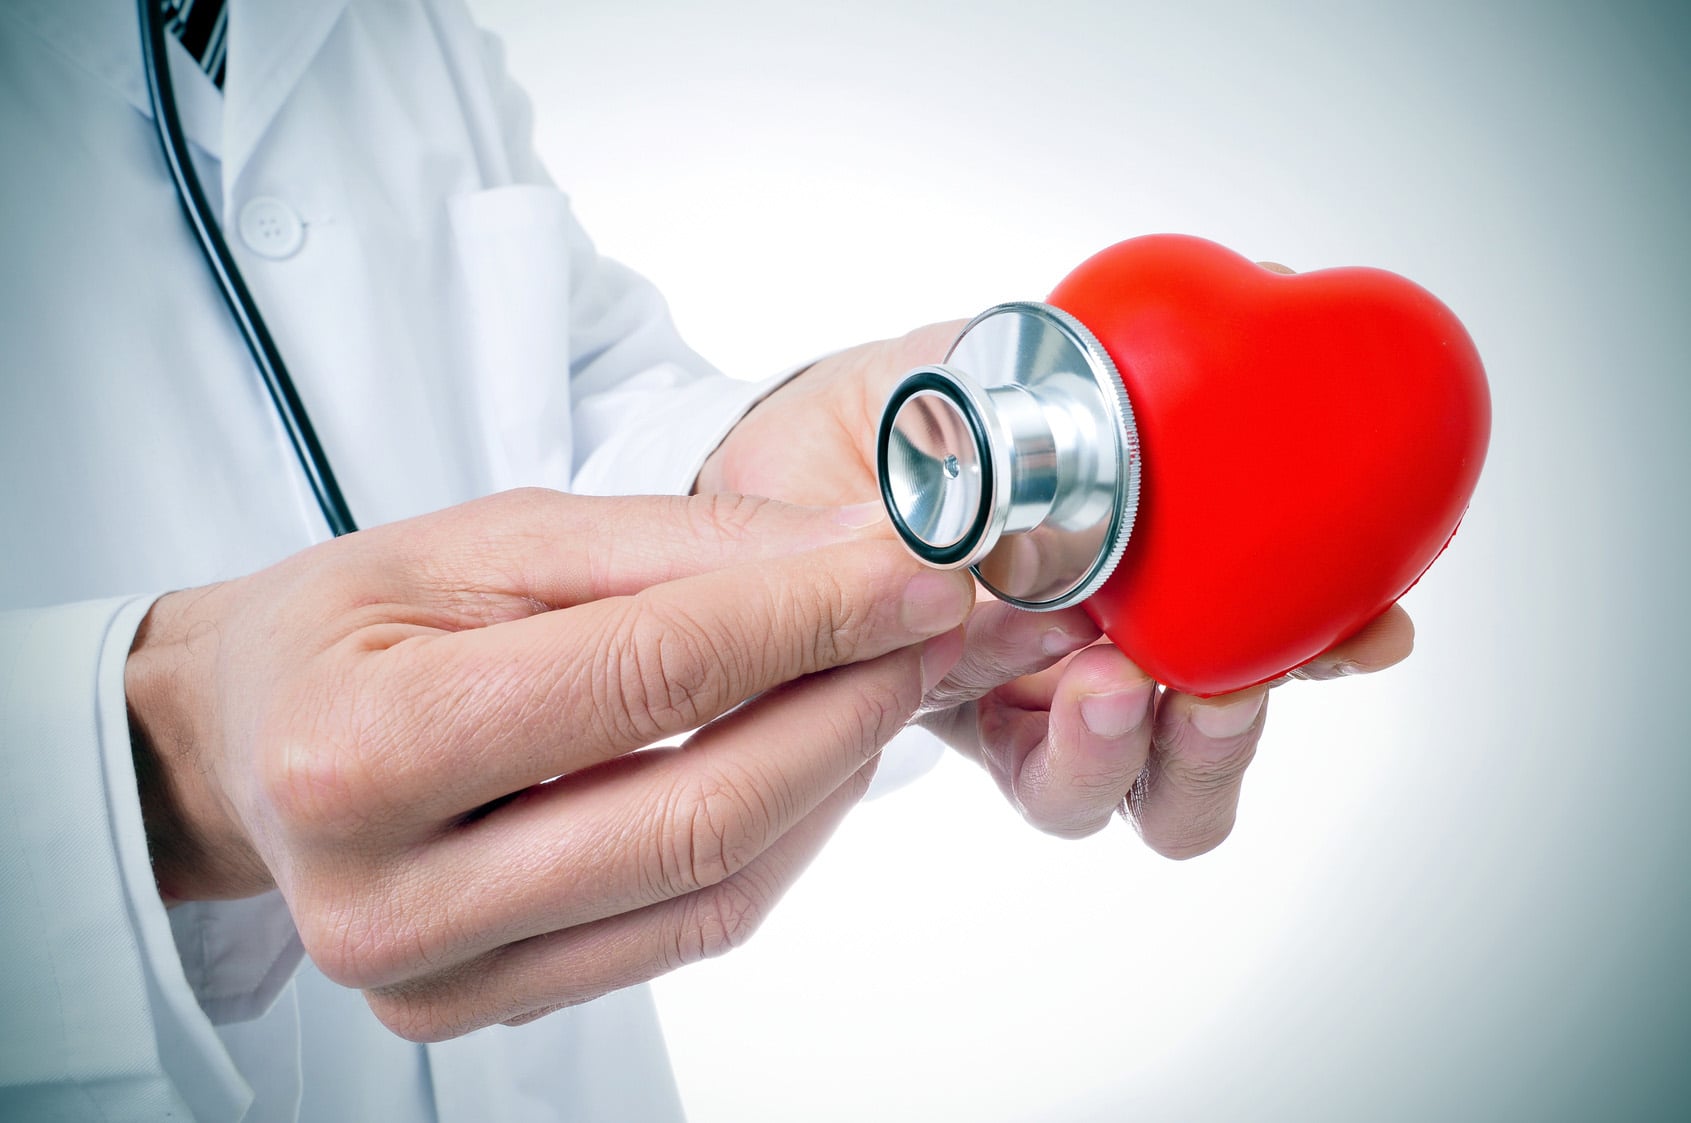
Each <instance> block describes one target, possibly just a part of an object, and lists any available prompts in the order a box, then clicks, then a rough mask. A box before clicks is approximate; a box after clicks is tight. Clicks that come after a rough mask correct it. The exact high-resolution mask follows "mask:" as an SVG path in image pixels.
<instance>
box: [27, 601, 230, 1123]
mask: <svg viewBox="0 0 1691 1123" xmlns="http://www.w3.org/2000/svg"><path fill="white" fill-rule="evenodd" d="M151 603H152V598H149V597H138V598H123V599H118V600H110V601H97V602H89V603H84V604H72V605H64V606H57V607H53V608H43V609H28V610H20V611H11V612H6V613H0V777H3V778H4V779H3V781H0V887H3V894H4V908H3V909H0V1117H4V1118H8V1119H24V1118H28V1119H85V1118H98V1119H105V1120H121V1119H161V1118H166V1117H170V1116H175V1117H178V1118H180V1117H182V1116H183V1115H185V1114H187V1113H188V1112H190V1111H191V1112H192V1113H193V1114H194V1115H196V1116H198V1117H202V1118H238V1117H239V1116H240V1115H241V1113H242V1112H243V1111H244V1110H245V1108H246V1104H247V1102H248V1101H249V1099H250V1092H249V1091H248V1090H247V1087H246V1085H245V1083H244V1082H243V1081H242V1080H241V1078H240V1076H239V1075H238V1073H237V1072H236V1071H235V1069H234V1067H233V1065H232V1064H231V1063H230V1061H229V1058H228V1056H227V1054H226V1053H225V1052H224V1050H223V1048H222V1047H221V1045H220V1044H219V1042H218V1041H217V1038H216V1035H215V1032H214V1031H213V1030H212V1028H211V1026H210V1025H209V1024H208V1023H207V1021H206V1019H205V1017H204V1016H203V1015H202V1014H201V1012H200V1010H199V1008H198V1006H197V1004H196V1002H195V999H194V994H193V991H192V989H191V988H190V987H189V985H188V984H187V981H186V980H185V978H184V976H183V968H182V964H181V961H180V959H179V958H178V955H177V949H176V944H175V941H174V939H173V937H172V933H171V927H170V921H169V920H168V919H167V917H166V913H165V909H164V906H163V904H162V902H161V901H160V900H159V896H158V893H157V890H156V889H155V887H154V882H153V876H152V869H151V867H150V865H149V863H148V859H147V844H146V837H145V834H144V832H143V829H142V822H141V810H140V803H139V799H138V796H137V793H136V780H135V769H134V765H133V761H132V758H131V751H130V741H129V723H128V708H127V705H126V703H125V700H124V693H123V670H124V663H125V660H126V658H127V655H128V652H129V647H130V645H131V643H132V642H133V639H134V635H135V630H136V628H137V627H138V626H139V625H140V622H141V620H142V617H143V616H145V614H146V611H147V609H148V607H149V606H150V604H151ZM184 1096H186V1099H184Z"/></svg>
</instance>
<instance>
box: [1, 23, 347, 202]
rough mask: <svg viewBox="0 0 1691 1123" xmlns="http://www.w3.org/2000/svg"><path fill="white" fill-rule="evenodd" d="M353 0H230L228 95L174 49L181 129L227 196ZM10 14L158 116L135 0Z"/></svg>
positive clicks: (173, 68) (172, 46) (176, 46)
mask: <svg viewBox="0 0 1691 1123" xmlns="http://www.w3.org/2000/svg"><path fill="white" fill-rule="evenodd" d="M347 3H348V0H279V2H270V0H229V54H228V58H229V68H228V76H227V78H226V80H225V84H224V89H223V94H222V97H221V98H219V96H218V91H217V87H215V86H213V85H212V84H211V81H210V79H208V78H205V76H204V75H203V74H201V73H199V68H198V67H197V66H196V65H194V63H193V62H192V61H191V60H190V59H189V58H188V55H187V52H185V51H184V50H183V49H182V47H181V45H180V44H179V43H177V42H175V41H174V40H172V41H171V42H170V43H169V44H168V50H169V52H170V57H171V59H172V65H171V71H170V72H171V76H172V77H173V78H175V79H176V82H175V87H176V100H177V106H178V109H179V110H180V113H181V116H182V131H183V132H184V133H186V134H187V136H188V139H189V140H190V141H191V142H193V143H194V144H195V145H197V146H198V147H199V148H200V149H201V150H202V151H204V152H206V153H207V154H208V155H210V156H212V157H214V158H216V159H217V160H219V161H220V162H221V164H222V174H223V183H222V187H223V191H224V194H225V196H227V195H228V194H229V193H230V192H232V191H233V189H234V186H235V183H236V181H237V180H238V179H239V178H240V174H241V170H242V169H243V168H244V167H245V166H246V163H247V161H248V160H249V159H251V158H252V154H253V152H254V150H256V149H257V147H258V144H259V141H260V140H262V139H263V137H264V132H265V130H266V129H267V128H268V127H269V125H270V122H271V121H272V120H273V119H274V118H275V116H276V113H277V111H278V110H280V109H281V107H282V103H283V102H284V101H285V100H286V99H287V96H288V93H289V92H290V91H291V90H292V89H293V88H294V86H295V85H296V84H298V82H299V79H300V76H301V75H302V74H304V73H305V69H306V67H308V66H309V65H310V64H311V60H312V59H313V58H315V57H316V55H317V52H318V50H319V49H321V48H322V46H323V42H324V40H326V39H327V38H328V36H329V31H330V30H331V29H332V28H333V27H334V25H335V21H336V20H338V19H339V18H340V15H341V13H342V11H343V10H345V8H346V6H347ZM3 11H4V12H5V14H7V15H11V16H13V17H15V18H16V19H18V20H19V22H21V23H23V24H24V25H26V26H27V27H29V28H30V29H31V30H32V31H34V32H35V34H36V35H38V36H40V37H41V38H42V39H43V40H45V41H46V42H47V43H48V44H50V45H51V46H52V47H53V48H54V49H56V50H57V51H58V52H59V53H60V54H62V55H64V56H65V57H66V58H68V59H70V60H71V61H72V62H73V63H75V64H76V65H78V66H80V67H81V68H82V69H83V70H85V71H87V72H88V73H90V74H92V75H93V76H94V77H96V78H98V79H100V80H101V81H103V82H105V83H106V84H107V85H108V86H110V87H111V88H112V89H114V90H115V91H117V92H118V93H119V94H120V95H122V96H123V97H124V98H125V99H126V100H127V101H128V102H129V103H130V104H131V105H133V106H134V107H135V108H136V109H137V110H139V111H140V112H141V113H142V114H143V115H145V116H147V117H149V118H150V117H151V116H152V107H151V105H150V104H149V103H148V100H147V86H146V79H145V77H144V76H143V75H142V73H141V46H140V43H141V29H140V26H139V24H138V22H137V20H136V13H135V3H134V0H81V2H79V3H66V2H64V0H12V2H9V3H8V4H7V5H6V7H5V8H4V9H3Z"/></svg>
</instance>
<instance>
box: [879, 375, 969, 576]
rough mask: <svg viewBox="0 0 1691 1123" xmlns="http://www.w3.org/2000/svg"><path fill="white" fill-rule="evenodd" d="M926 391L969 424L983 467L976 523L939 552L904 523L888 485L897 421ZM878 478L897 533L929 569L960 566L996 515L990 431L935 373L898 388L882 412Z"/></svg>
mask: <svg viewBox="0 0 1691 1123" xmlns="http://www.w3.org/2000/svg"><path fill="white" fill-rule="evenodd" d="M923 390H931V391H933V392H934V393H936V394H940V395H943V396H944V397H946V398H948V399H950V400H951V402H952V403H953V404H954V405H956V406H957V409H958V412H959V413H961V414H962V415H963V416H964V418H966V419H967V420H968V422H969V433H970V436H971V437H973V438H974V442H975V453H976V462H977V463H978V464H980V466H981V503H980V509H979V510H978V511H976V512H975V521H974V522H973V523H972V524H971V525H970V527H969V529H968V532H967V533H965V534H964V535H963V537H962V538H961V539H959V540H958V541H956V542H954V543H952V544H951V545H950V546H944V547H937V548H936V547H934V546H930V545H929V544H928V543H926V542H924V541H923V540H922V539H921V538H920V537H918V536H917V534H916V532H915V531H913V530H911V529H910V526H909V524H908V523H906V522H905V521H904V516H903V515H901V514H900V513H899V510H898V504H897V503H896V502H894V500H893V494H892V487H891V485H889V484H888V482H887V449H888V447H889V446H890V445H891V443H892V430H893V420H894V419H895V418H896V417H897V416H898V411H899V409H900V408H901V407H902V406H903V405H904V403H905V402H907V401H909V400H910V399H911V398H912V397H914V396H915V395H917V394H919V393H921V392H922V391H923ZM875 474H876V476H877V477H879V479H880V484H881V505H882V506H884V507H885V508H886V510H887V517H888V518H889V519H891V520H892V525H893V529H895V530H897V531H898V536H899V537H900V538H902V539H903V540H904V544H905V545H906V546H908V547H909V548H910V552H911V553H913V554H915V555H916V557H917V558H919V559H920V560H922V561H924V562H926V563H928V564H929V565H933V566H953V565H956V564H957V563H958V562H960V561H962V560H963V559H964V558H966V557H968V556H969V555H970V554H971V553H972V552H973V551H974V549H975V546H976V545H978V544H979V542H980V540H981V537H982V535H984V534H985V533H986V528H987V523H988V521H989V519H988V516H989V515H990V514H991V512H992V484H993V475H992V446H991V445H990V444H989V443H988V442H987V435H986V429H985V428H984V427H983V426H982V424H981V418H980V414H979V412H978V411H977V410H976V409H975V408H974V406H973V405H971V404H970V402H969V400H968V399H967V398H966V397H964V396H963V392H962V391H961V390H959V389H958V388H957V385H956V383H954V382H952V381H951V380H949V379H946V378H943V377H941V376H940V375H939V374H937V373H935V372H933V371H931V370H920V371H917V372H915V373H914V374H911V375H909V376H908V377H906V378H905V380H904V381H903V382H901V383H899V384H898V388H897V389H895V390H894V391H893V393H892V397H890V398H888V399H887V405H886V408H885V409H883V410H882V411H881V428H880V432H879V434H878V435H877V436H876V438H875Z"/></svg>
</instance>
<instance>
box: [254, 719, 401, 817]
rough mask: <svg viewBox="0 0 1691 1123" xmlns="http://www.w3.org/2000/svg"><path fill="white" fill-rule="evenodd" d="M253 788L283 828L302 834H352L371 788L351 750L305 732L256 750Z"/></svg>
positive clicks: (367, 805) (363, 813)
mask: <svg viewBox="0 0 1691 1123" xmlns="http://www.w3.org/2000/svg"><path fill="white" fill-rule="evenodd" d="M258 786H259V791H260V793H261V797H262V799H263V800H264V802H265V804H266V805H267V806H268V807H269V808H270V809H271V811H272V812H274V813H275V815H276V816H277V818H278V819H279V820H280V822H281V823H282V825H283V826H284V828H285V829H287V830H289V831H290V833H301V834H304V835H307V836H345V835H348V834H352V833H354V832H357V831H358V830H360V829H361V828H363V827H364V826H366V825H367V824H368V821H369V819H370V813H371V801H370V794H371V793H372V792H373V791H374V790H376V785H375V784H373V783H372V782H371V778H370V776H369V773H368V770H367V769H366V767H365V762H364V760H363V759H362V758H361V756H360V754H359V753H358V751H357V750H356V748H354V747H351V746H348V745H347V744H346V743H344V742H342V741H340V740H338V739H331V738H326V737H321V736H317V735H313V734H311V733H303V734H287V735H283V736H282V737H279V738H277V739H276V740H274V741H272V742H271V743H270V744H269V745H267V746H266V747H265V748H264V749H263V750H261V752H260V754H259V764H258Z"/></svg>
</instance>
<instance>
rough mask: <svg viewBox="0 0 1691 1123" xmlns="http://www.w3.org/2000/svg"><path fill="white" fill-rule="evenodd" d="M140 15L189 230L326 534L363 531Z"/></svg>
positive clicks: (168, 157)
mask: <svg viewBox="0 0 1691 1123" xmlns="http://www.w3.org/2000/svg"><path fill="white" fill-rule="evenodd" d="M137 8H138V10H139V12H140V18H141V61H142V66H143V69H144V70H145V71H146V76H147V96H148V98H149V99H150V100H151V102H152V107H153V123H154V124H155V125H156V126H157V129H158V137H159V143H160V145H162V146H163V148H164V160H165V163H166V164H167V165H168V166H169V168H170V178H171V179H172V180H173V181H174V182H175V184H176V194H177V197H178V198H179V199H180V200H181V202H182V210H183V212H184V213H186V214H187V216H188V224H189V225H190V226H192V227H193V228H194V234H195V236H196V237H198V239H199V242H200V248H201V249H202V250H204V251H205V256H206V263H207V264H208V265H209V266H210V267H211V271H212V275H213V276H215V277H216V278H217V284H218V287H219V288H220V289H222V291H223V299H224V300H225V301H226V302H227V303H228V305H229V311H230V314H231V315H233V316H234V317H235V324H236V326H237V327H239V328H240V329H241V336H242V338H244V339H245V340H246V343H247V350H248V351H249V352H251V353H252V358H253V362H254V363H256V364H257V365H258V373H259V375H260V377H262V378H263V379H264V388H265V389H266V390H268V391H269V392H270V401H271V402H272V404H274V405H275V407H276V415H277V417H278V418H279V419H280V420H281V422H282V428H283V429H284V430H286V432H287V434H288V440H289V442H290V443H292V444H293V446H294V453H295V454H296V455H297V456H298V457H299V463H300V467H301V468H303V469H304V470H305V476H306V480H307V482H308V483H309V484H310V485H311V491H312V494H313V495H314V496H315V497H316V499H317V506H318V507H319V508H321V509H322V512H323V518H324V519H325V520H326V521H327V522H328V524H329V530H330V531H331V532H332V533H333V534H335V535H336V536H339V535H342V534H350V533H351V532H353V531H355V530H357V529H358V524H357V523H355V522H354V521H353V518H352V511H351V510H350V509H348V507H347V505H346V499H345V498H344V497H343V496H342V495H341V489H340V485H339V484H338V483H336V482H335V473H334V472H333V471H332V470H331V469H330V467H329V458H328V455H327V454H326V453H324V451H323V446H322V445H321V444H320V443H319V442H318V440H317V433H316V430H314V429H313V428H312V427H311V418H310V416H309V415H308V414H307V413H306V412H305V403H304V402H302V401H300V397H299V392H298V391H297V390H295V389H294V382H293V379H292V378H290V377H288V368H287V367H286V366H285V365H284V364H283V363H282V355H281V352H279V351H278V350H277V349H276V341H275V340H274V339H272V338H271V337H270V331H269V329H268V328H266V327H265V324H264V317H263V316H262V315H260V314H259V311H258V304H257V302H256V301H254V300H253V297H252V293H251V292H249V291H248V290H247V286H246V283H245V281H244V280H242V278H241V270H240V268H239V267H238V266H237V265H236V264H235V259H234V257H233V256H231V255H230V253H229V246H228V244H227V243H226V242H225V241H224V240H223V232H222V230H221V229H220V228H219V226H218V224H217V220H216V219H215V218H214V217H213V215H212V213H211V207H210V205H209V204H208V203H207V202H206V197H205V192H204V191H203V190H202V189H201V188H200V178H199V176H198V174H196V173H195V171H194V164H193V161H192V159H191V158H190V156H189V153H188V141H187V138H186V137H185V136H184V135H183V132H182V119H181V117H180V116H179V115H178V113H177V109H176V95H175V93H174V91H173V90H172V88H171V84H170V64H169V61H168V59H167V58H166V57H165V28H164V13H163V11H162V6H161V5H160V4H159V0H137Z"/></svg>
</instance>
